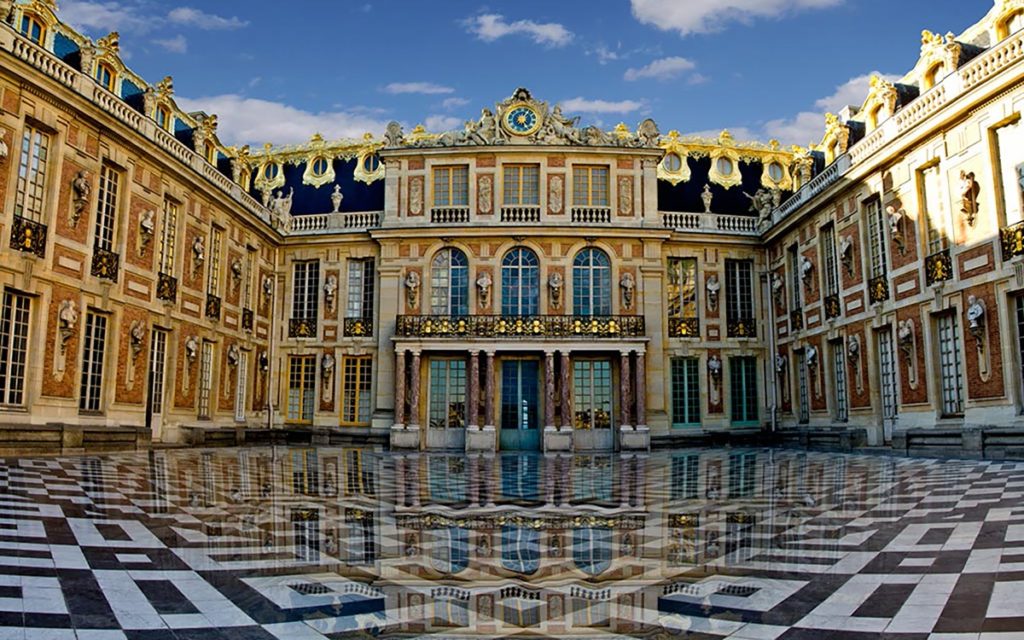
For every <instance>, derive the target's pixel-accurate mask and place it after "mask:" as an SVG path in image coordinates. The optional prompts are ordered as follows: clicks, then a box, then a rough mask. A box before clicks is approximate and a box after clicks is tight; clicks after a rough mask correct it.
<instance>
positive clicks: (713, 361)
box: [708, 355, 722, 383]
mask: <svg viewBox="0 0 1024 640" xmlns="http://www.w3.org/2000/svg"><path fill="white" fill-rule="evenodd" d="M708 375H709V376H711V379H712V380H713V381H715V382H716V383H717V382H718V380H720V379H721V377H722V359H721V358H719V357H718V356H717V355H713V356H711V357H710V358H708Z"/></svg>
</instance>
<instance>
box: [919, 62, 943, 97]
mask: <svg viewBox="0 0 1024 640" xmlns="http://www.w3.org/2000/svg"><path fill="white" fill-rule="evenodd" d="M940 73H942V63H941V62H940V63H936V64H933V65H932V66H930V67H928V70H927V71H925V72H924V75H923V76H922V77H921V91H927V90H929V89H931V88H932V87H934V86H935V85H936V84H937V83H938V81H939V74H940Z"/></svg>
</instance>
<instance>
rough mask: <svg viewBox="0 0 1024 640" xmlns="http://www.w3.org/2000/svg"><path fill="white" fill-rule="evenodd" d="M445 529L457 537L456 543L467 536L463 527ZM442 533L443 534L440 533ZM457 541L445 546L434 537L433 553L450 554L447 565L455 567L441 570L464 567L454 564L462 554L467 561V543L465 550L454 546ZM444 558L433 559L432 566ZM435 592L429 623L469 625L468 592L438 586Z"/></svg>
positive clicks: (454, 571)
mask: <svg viewBox="0 0 1024 640" xmlns="http://www.w3.org/2000/svg"><path fill="white" fill-rule="evenodd" d="M442 531H447V532H448V535H449V536H452V537H453V539H454V537H457V538H458V540H459V541H460V542H459V543H458V544H462V543H461V541H462V540H463V539H464V538H467V537H468V536H467V535H466V530H465V529H458V528H455V527H452V528H450V529H444V530H442ZM440 535H442V536H443V535H444V534H440ZM456 544H457V543H455V542H453V543H452V546H450V547H448V548H445V547H444V542H443V541H440V540H439V538H437V537H435V542H434V555H435V556H436V555H437V554H442V555H443V556H450V558H451V560H449V561H448V564H449V566H452V567H453V568H456V570H452V571H444V570H443V569H438V571H443V572H444V573H457V572H458V571H461V570H462V569H464V568H465V566H462V568H457V565H455V562H456V559H457V560H458V561H459V562H461V561H462V556H463V555H465V556H466V565H468V563H469V553H468V550H469V543H468V541H467V542H466V543H465V545H464V547H465V551H463V547H462V546H456ZM444 562H445V561H444V559H443V558H442V559H440V560H435V562H434V568H435V569H437V567H438V566H439V565H443V563H444ZM435 591H436V592H437V593H433V594H432V596H431V599H432V600H433V601H434V617H433V619H432V620H431V625H432V626H435V627H468V626H469V592H468V591H463V590H461V589H446V588H440V589H435Z"/></svg>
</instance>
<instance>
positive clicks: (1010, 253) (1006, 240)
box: [999, 222, 1024, 260]
mask: <svg viewBox="0 0 1024 640" xmlns="http://www.w3.org/2000/svg"><path fill="white" fill-rule="evenodd" d="M999 240H1000V243H999V244H1000V245H1002V248H1003V260H1009V259H1010V258H1012V257H1014V256H1024V222H1018V223H1016V224H1011V225H1010V226H1008V227H1003V228H1002V229H1000V230H999Z"/></svg>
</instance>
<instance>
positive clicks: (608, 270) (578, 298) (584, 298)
mask: <svg viewBox="0 0 1024 640" xmlns="http://www.w3.org/2000/svg"><path fill="white" fill-rule="evenodd" d="M572 302H573V305H572V310H573V313H575V314H576V315H578V316H607V315H611V313H612V265H611V262H610V261H609V260H608V254H607V253H605V252H604V251H601V250H600V249H584V250H582V251H580V252H579V253H577V254H576V259H575V260H573V262H572Z"/></svg>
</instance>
